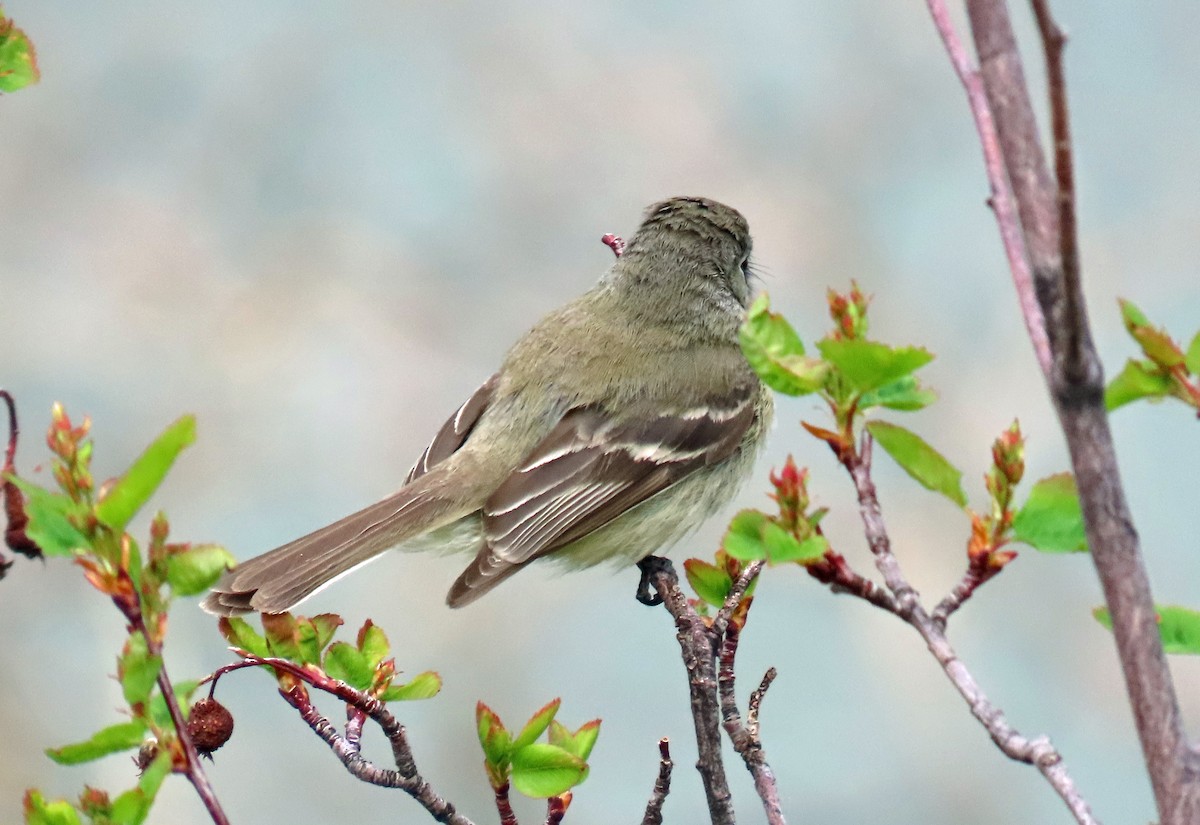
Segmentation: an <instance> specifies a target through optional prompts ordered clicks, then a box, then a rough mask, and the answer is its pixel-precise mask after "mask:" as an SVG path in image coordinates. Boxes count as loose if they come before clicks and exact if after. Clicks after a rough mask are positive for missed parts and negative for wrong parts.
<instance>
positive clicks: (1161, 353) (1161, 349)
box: [1120, 300, 1184, 368]
mask: <svg viewBox="0 0 1200 825" xmlns="http://www.w3.org/2000/svg"><path fill="white" fill-rule="evenodd" d="M1120 304H1121V316H1122V318H1123V319H1124V321H1125V329H1127V330H1129V334H1130V335H1132V336H1133V339H1134V340H1135V341H1137V342H1138V344H1139V345H1141V347H1142V352H1144V353H1145V354H1146V357H1147V358H1149V359H1150V360H1151V361H1153V362H1154V363H1156V364H1160V365H1162V366H1164V367H1167V368H1170V367H1175V366H1178V365H1180V364H1182V363H1183V362H1184V355H1183V351H1182V350H1180V349H1179V346H1178V345H1177V344H1176V343H1175V342H1174V341H1173V340H1171V336H1169V335H1167V333H1166V332H1165V331H1164V330H1161V329H1157V328H1155V327H1152V326H1150V321H1149V319H1148V318H1146V316H1145V315H1144V314H1143V313H1142V311H1141V310H1140V309H1138V308H1137V307H1136V306H1134V305H1133V304H1132V303H1131V302H1129V301H1126V300H1121V301H1120Z"/></svg>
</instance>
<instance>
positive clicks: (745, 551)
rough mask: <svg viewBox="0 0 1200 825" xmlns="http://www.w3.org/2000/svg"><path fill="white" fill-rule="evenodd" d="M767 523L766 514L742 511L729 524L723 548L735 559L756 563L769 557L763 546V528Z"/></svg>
mask: <svg viewBox="0 0 1200 825" xmlns="http://www.w3.org/2000/svg"><path fill="white" fill-rule="evenodd" d="M766 523H767V516H766V514H765V513H760V512H759V511H758V510H742V511H741V512H740V513H738V514H737V515H735V516H734V517H733V520H732V521H730V522H729V529H728V530H726V531H725V538H724V539H723V540H722V542H721V547H722V548H724V550H725V552H726V553H728V554H729V555H730V556H733V557H734V558H735V559H741V560H742V561H756V560H758V559H765V558H766V557H767V549H766V547H765V546H764V545H763V537H762V536H763V526H764V525H765V524H766Z"/></svg>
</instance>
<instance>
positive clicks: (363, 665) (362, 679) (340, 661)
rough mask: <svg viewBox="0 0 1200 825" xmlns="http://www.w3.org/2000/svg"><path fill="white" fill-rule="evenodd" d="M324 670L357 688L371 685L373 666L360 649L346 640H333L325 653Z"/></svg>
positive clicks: (373, 672) (330, 675)
mask: <svg viewBox="0 0 1200 825" xmlns="http://www.w3.org/2000/svg"><path fill="white" fill-rule="evenodd" d="M325 672H326V673H327V674H329V677H330V678H332V679H340V680H341V681H343V682H345V683H346V684H348V685H350V686H351V687H353V688H357V689H358V690H366V689H367V688H368V687H370V686H371V677H372V676H374V675H375V668H373V667H371V665H370V664H369V663H368V662H367V657H366V656H364V655H363V654H362V651H360V650H358V649H357V648H355V647H354V646H353V645H350V644H347V643H346V642H334V643H333V644H332V645H330V646H329V650H328V651H326V653H325Z"/></svg>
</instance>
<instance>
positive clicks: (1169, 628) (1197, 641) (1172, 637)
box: [1092, 605, 1200, 655]
mask: <svg viewBox="0 0 1200 825" xmlns="http://www.w3.org/2000/svg"><path fill="white" fill-rule="evenodd" d="M1154 612H1155V614H1156V615H1157V616H1158V633H1159V636H1160V637H1161V638H1162V643H1163V650H1165V651H1166V652H1167V653H1190V654H1192V655H1196V654H1200V610H1192V609H1191V608H1187V607H1179V606H1178V605H1155V606H1154ZM1092 615H1093V616H1095V617H1096V621H1098V622H1100V624H1102V625H1104V626H1105V627H1107V628H1108V629H1109V630H1112V616H1110V615H1109V612H1108V608H1107V607H1097V608H1096V609H1095V610H1093V611H1092Z"/></svg>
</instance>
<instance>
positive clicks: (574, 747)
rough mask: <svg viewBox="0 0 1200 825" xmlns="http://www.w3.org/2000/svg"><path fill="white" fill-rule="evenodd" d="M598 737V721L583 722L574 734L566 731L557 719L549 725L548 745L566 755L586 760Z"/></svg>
mask: <svg viewBox="0 0 1200 825" xmlns="http://www.w3.org/2000/svg"><path fill="white" fill-rule="evenodd" d="M599 736H600V720H599V719H593V720H592V721H590V722H585V723H584V724H582V725H580V726H579V730H577V731H575V732H574V733H572V732H571V731H570V730H568V729H567V726H566V725H564V724H563V723H562V722H559V721H558V720H557V719H555V720H554V721H553V722H551V723H550V744H551V745H557V746H558V747H560V748H562V749H563V750H565V751H566V752H567V753H570V754H574V755H575V756H578V757H579V758H580V759H584V760H586V759H587V758H588V757H589V756H591V755H592V748H594V747H595V746H596V739H597V737H599Z"/></svg>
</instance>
